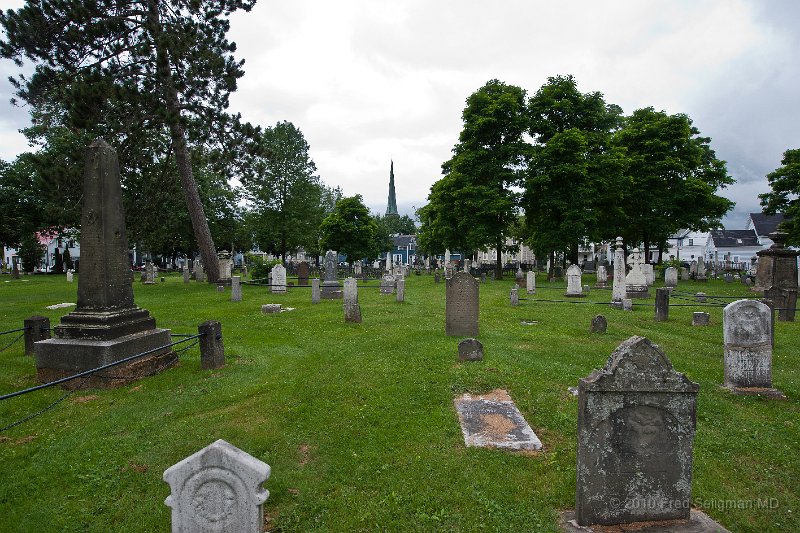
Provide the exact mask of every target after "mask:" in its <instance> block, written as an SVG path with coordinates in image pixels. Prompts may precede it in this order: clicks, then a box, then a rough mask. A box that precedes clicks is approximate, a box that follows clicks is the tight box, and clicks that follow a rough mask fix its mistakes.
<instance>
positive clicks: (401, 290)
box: [396, 278, 406, 303]
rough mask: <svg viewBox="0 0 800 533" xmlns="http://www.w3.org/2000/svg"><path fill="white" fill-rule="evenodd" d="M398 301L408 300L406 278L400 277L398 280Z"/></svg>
mask: <svg viewBox="0 0 800 533" xmlns="http://www.w3.org/2000/svg"><path fill="white" fill-rule="evenodd" d="M396 301H397V302H401V303H402V302H405V301H406V280H405V279H404V278H400V279H398V280H397V298H396Z"/></svg>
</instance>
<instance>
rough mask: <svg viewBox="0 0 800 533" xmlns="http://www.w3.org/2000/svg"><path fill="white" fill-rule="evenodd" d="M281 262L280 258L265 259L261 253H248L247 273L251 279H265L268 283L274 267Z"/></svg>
mask: <svg viewBox="0 0 800 533" xmlns="http://www.w3.org/2000/svg"><path fill="white" fill-rule="evenodd" d="M279 263H281V260H280V259H273V260H271V261H265V260H264V258H263V257H262V256H260V255H253V254H247V274H248V275H249V276H250V279H254V280H264V283H266V280H267V278H268V277H269V273H270V272H271V271H272V267H274V266H275V265H277V264H279Z"/></svg>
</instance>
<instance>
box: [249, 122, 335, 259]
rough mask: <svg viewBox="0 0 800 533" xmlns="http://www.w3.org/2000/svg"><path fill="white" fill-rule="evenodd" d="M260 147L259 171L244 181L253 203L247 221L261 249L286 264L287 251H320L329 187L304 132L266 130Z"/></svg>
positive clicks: (287, 125) (280, 127) (289, 127)
mask: <svg viewBox="0 0 800 533" xmlns="http://www.w3.org/2000/svg"><path fill="white" fill-rule="evenodd" d="M259 148H260V151H259V156H258V157H257V158H255V159H254V162H253V167H252V168H251V169H250V171H249V172H246V173H245V174H244V175H243V176H242V186H243V187H244V191H245V197H246V198H247V199H248V200H249V201H250V203H251V214H250V216H248V217H247V220H248V222H249V224H251V232H252V233H253V234H254V235H256V243H257V244H258V245H259V247H260V248H261V250H263V251H266V252H272V253H275V254H278V255H280V256H281V258H282V259H283V261H286V254H287V252H289V253H291V252H295V251H296V250H297V249H298V248H301V247H302V248H304V249H306V250H308V249H311V248H314V247H315V246H316V244H317V241H318V238H319V234H318V228H319V225H320V223H321V222H322V219H323V218H324V216H325V214H326V213H325V205H324V203H323V201H322V196H323V192H324V187H323V185H322V183H321V182H320V179H319V176H317V174H316V171H317V167H316V165H315V164H314V161H312V159H311V157H310V156H309V154H308V150H309V145H308V143H307V142H306V140H305V137H304V136H303V132H301V131H300V130H299V129H298V128H297V127H295V125H294V124H292V123H291V122H286V121H283V122H278V123H277V124H276V125H275V126H274V127H272V128H266V129H265V130H264V131H263V133H262V134H261V138H260V142H259Z"/></svg>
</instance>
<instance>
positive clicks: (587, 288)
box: [583, 285, 591, 295]
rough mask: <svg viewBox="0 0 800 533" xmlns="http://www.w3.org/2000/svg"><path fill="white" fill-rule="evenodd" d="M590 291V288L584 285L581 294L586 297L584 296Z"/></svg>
mask: <svg viewBox="0 0 800 533" xmlns="http://www.w3.org/2000/svg"><path fill="white" fill-rule="evenodd" d="M590 290H591V289H590V287H589V286H588V285H584V286H583V294H584V295H586V294H589V291H590Z"/></svg>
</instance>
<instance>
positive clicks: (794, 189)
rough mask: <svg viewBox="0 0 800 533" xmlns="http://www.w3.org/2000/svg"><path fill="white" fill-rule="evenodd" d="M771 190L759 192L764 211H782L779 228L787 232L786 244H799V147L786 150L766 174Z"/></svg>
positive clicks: (771, 213)
mask: <svg viewBox="0 0 800 533" xmlns="http://www.w3.org/2000/svg"><path fill="white" fill-rule="evenodd" d="M767 180H768V181H769V185H770V187H772V191H770V192H768V193H764V194H759V195H758V197H759V198H760V199H761V205H762V206H763V207H764V212H765V213H767V214H770V215H774V214H775V213H778V212H782V213H783V214H784V215H785V216H786V217H787V219H788V220H785V221H784V222H783V223H782V224H781V226H780V228H779V229H780V230H781V231H785V232H787V233H788V234H789V239H788V240H787V244H790V245H795V246H798V245H800V149H795V150H786V151H785V152H784V153H783V159H782V160H781V166H780V167H779V168H777V169H776V170H775V171H774V172H770V173H769V174H767Z"/></svg>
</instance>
